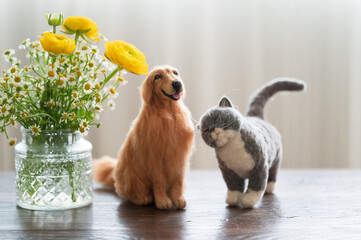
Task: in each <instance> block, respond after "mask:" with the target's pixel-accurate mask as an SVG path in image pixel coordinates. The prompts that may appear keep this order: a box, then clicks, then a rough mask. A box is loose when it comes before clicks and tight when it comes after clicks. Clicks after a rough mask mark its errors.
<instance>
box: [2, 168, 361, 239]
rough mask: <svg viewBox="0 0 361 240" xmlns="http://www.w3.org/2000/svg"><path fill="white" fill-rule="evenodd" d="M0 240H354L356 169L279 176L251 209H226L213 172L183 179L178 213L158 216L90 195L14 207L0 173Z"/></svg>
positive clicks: (9, 185)
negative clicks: (75, 204) (72, 203)
mask: <svg viewBox="0 0 361 240" xmlns="http://www.w3.org/2000/svg"><path fill="white" fill-rule="evenodd" d="M0 183H1V184H0V239H134V238H144V239H244V238H247V239H361V185H360V184H361V170H281V173H280V177H279V182H278V186H277V187H276V191H275V194H273V195H267V196H265V197H264V198H263V200H262V201H261V202H260V203H259V204H258V205H257V207H256V208H255V209H252V210H244V209H242V208H234V207H233V208H229V207H227V205H226V204H225V194H226V187H225V184H224V182H223V180H222V178H221V175H220V173H219V171H192V172H190V173H189V174H188V187H187V190H186V199H187V201H188V205H187V208H186V209H185V210H175V209H174V210H168V211H162V210H157V209H155V207H154V206H143V207H142V206H136V205H133V204H131V203H129V202H127V201H121V200H120V199H119V198H118V197H117V196H116V195H115V194H114V193H113V192H112V191H110V190H106V189H102V188H100V186H99V185H95V188H94V202H93V204H92V205H90V206H87V207H84V208H79V209H75V210H67V211H53V212H45V211H30V210H25V209H21V208H19V207H16V204H15V193H14V173H8V172H0Z"/></svg>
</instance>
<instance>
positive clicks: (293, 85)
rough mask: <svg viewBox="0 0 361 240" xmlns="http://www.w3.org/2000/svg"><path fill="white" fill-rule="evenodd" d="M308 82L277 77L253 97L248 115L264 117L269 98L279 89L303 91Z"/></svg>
mask: <svg viewBox="0 0 361 240" xmlns="http://www.w3.org/2000/svg"><path fill="white" fill-rule="evenodd" d="M305 88H306V83H305V82H303V81H300V80H297V79H292V78H277V79H274V80H272V81H270V82H268V83H266V84H265V85H264V86H262V87H261V88H260V89H259V90H258V91H257V92H256V94H255V95H254V96H253V97H252V98H251V102H250V104H249V107H248V111H247V116H250V117H259V118H261V119H263V109H264V106H265V105H266V102H267V100H268V99H270V98H271V97H272V96H273V95H274V94H276V93H277V92H279V91H302V90H304V89H305Z"/></svg>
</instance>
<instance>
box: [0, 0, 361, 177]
mask: <svg viewBox="0 0 361 240" xmlns="http://www.w3.org/2000/svg"><path fill="white" fill-rule="evenodd" d="M0 4H1V8H0V51H1V52H3V51H5V50H6V49H9V48H13V49H15V50H16V51H17V57H18V58H21V59H22V60H23V62H26V59H25V58H24V52H22V51H20V50H18V49H17V46H18V45H19V43H20V42H21V41H22V40H24V39H26V38H31V39H32V40H35V39H37V37H38V35H39V34H41V33H43V32H45V31H47V30H49V29H50V28H49V26H48V25H47V22H46V18H45V15H46V14H47V13H58V12H63V13H64V16H65V17H67V16H74V15H77V16H86V17H89V18H91V19H93V20H94V21H95V22H96V23H97V25H98V26H99V32H101V33H103V34H104V35H105V36H106V37H107V38H108V39H109V40H117V39H120V40H125V41H127V42H130V43H133V44H134V45H135V46H137V47H138V48H139V49H141V51H142V52H143V53H144V54H145V55H146V57H147V62H148V64H149V66H150V67H151V68H152V67H154V66H156V65H162V64H170V65H173V66H175V67H177V68H178V69H179V72H180V74H181V77H182V79H183V81H184V83H185V86H186V89H187V97H186V99H185V103H186V105H187V106H188V107H189V109H190V110H191V112H192V114H193V118H194V123H195V124H196V122H197V121H198V120H199V118H200V117H201V115H202V114H203V113H204V112H205V111H206V110H207V109H208V108H209V107H211V106H214V105H216V104H217V103H218V101H219V99H220V97H221V96H223V95H227V96H229V97H230V98H231V99H232V101H233V103H234V104H235V105H236V106H237V108H238V109H239V110H240V111H241V112H242V113H245V109H246V107H247V103H248V99H249V97H250V96H251V95H252V93H253V92H254V91H255V90H256V89H257V88H258V87H259V86H261V85H262V84H264V83H265V82H267V81H269V80H271V79H272V78H276V77H283V76H288V77H294V78H299V79H302V80H304V81H306V82H307V84H308V89H307V91H306V92H304V93H290V94H279V95H277V96H276V97H275V98H274V100H273V101H271V102H269V103H268V105H267V106H266V118H267V119H268V120H269V121H270V122H271V123H272V124H274V125H275V126H276V127H277V128H278V130H279V131H280V132H281V134H282V137H283V145H284V161H283V164H282V167H283V168H345V167H347V168H348V167H350V168H357V167H361V159H360V155H361V126H360V124H361V94H360V93H361V1H357V0H354V1H352V0H338V1H336V0H302V1H300V0H264V1H257V0H249V1H242V0H235V1H232V0H227V1H225V0H203V1H202V0H179V1H175V0H143V1H141V0H102V1H99V0H61V1H46V0H32V1H28V0H7V1H1V3H0ZM103 45H104V43H103V42H101V43H100V47H101V49H104V48H103ZM20 56H22V57H20ZM0 67H1V69H4V68H6V67H7V65H6V64H5V61H4V60H3V59H2V58H1V60H0ZM126 77H127V80H128V82H129V83H128V85H126V86H125V87H121V88H119V97H118V98H117V99H116V103H117V108H116V110H115V111H110V110H106V111H104V112H103V114H102V116H101V120H102V123H103V126H102V128H100V129H95V128H93V129H91V130H90V134H89V135H88V136H87V139H88V140H90V141H91V142H92V144H93V147H94V151H93V155H94V157H96V158H97V157H100V156H102V155H104V154H107V155H111V156H114V157H115V156H116V155H117V152H118V149H119V147H120V146H121V144H122V143H123V141H124V139H125V136H126V133H127V131H128V129H129V126H130V124H131V122H132V120H133V119H134V118H135V117H136V116H137V114H138V111H139V108H140V105H141V101H140V97H139V86H140V85H141V83H142V81H143V80H144V76H135V75H131V74H128V75H126ZM10 132H11V135H13V136H17V139H21V136H20V135H19V129H14V130H13V129H11V131H10ZM196 136H197V137H196V150H195V152H194V155H193V157H192V159H191V166H192V168H195V169H200V168H202V169H208V168H216V167H217V161H216V158H215V154H214V151H213V149H211V148H209V147H208V146H206V145H205V143H204V142H203V141H202V139H201V138H200V133H199V132H198V131H197V133H196ZM13 151H14V149H13V148H10V147H8V146H7V143H6V138H5V136H3V135H0V170H8V169H14V160H13V159H14V154H13Z"/></svg>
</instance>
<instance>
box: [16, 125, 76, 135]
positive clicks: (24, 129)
mask: <svg viewBox="0 0 361 240" xmlns="http://www.w3.org/2000/svg"><path fill="white" fill-rule="evenodd" d="M20 131H21V132H23V133H31V132H32V130H31V129H28V128H24V127H23V126H21V128H20ZM50 133H80V132H79V130H73V129H69V128H67V129H46V130H41V132H40V133H39V134H50Z"/></svg>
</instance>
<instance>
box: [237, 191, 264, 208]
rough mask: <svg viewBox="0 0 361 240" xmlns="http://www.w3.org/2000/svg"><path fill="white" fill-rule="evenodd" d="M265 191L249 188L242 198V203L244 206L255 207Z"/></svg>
mask: <svg viewBox="0 0 361 240" xmlns="http://www.w3.org/2000/svg"><path fill="white" fill-rule="evenodd" d="M262 195H263V191H253V190H248V192H247V193H246V194H245V195H244V197H243V198H242V199H241V204H242V206H243V207H244V208H253V207H254V205H256V203H257V202H258V201H259V200H260V199H261V197H262Z"/></svg>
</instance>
